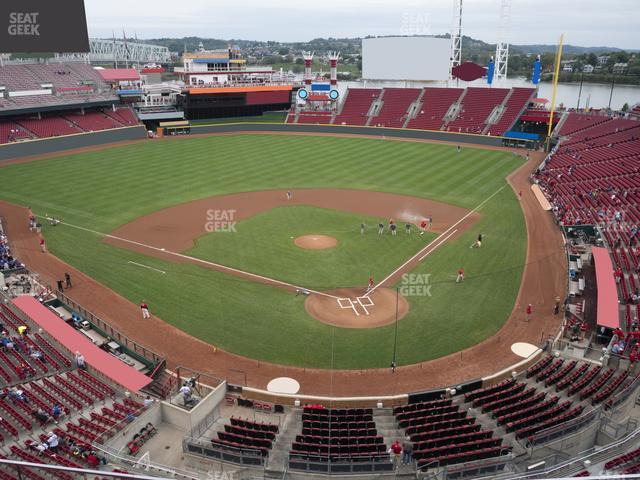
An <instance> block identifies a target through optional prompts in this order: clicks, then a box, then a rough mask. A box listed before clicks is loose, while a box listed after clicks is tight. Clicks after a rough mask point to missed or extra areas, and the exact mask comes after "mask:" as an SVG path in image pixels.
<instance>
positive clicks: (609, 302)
mask: <svg viewBox="0 0 640 480" xmlns="http://www.w3.org/2000/svg"><path fill="white" fill-rule="evenodd" d="M591 253H592V254H593V259H594V261H595V265H596V281H597V285H598V313H597V323H598V325H600V326H603V327H609V328H616V327H619V326H620V323H619V320H618V317H619V312H618V289H617V287H616V282H615V280H614V279H613V278H614V277H613V264H612V263H611V257H610V256H609V252H608V251H607V249H606V248H601V247H593V248H592V249H591Z"/></svg>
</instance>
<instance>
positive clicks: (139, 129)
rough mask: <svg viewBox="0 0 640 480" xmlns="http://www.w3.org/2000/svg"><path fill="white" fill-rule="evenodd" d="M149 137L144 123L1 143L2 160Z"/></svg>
mask: <svg viewBox="0 0 640 480" xmlns="http://www.w3.org/2000/svg"><path fill="white" fill-rule="evenodd" d="M146 137H147V131H146V129H145V128H144V126H143V125H136V126H135V127H122V128H114V129H112V130H102V131H100V132H88V133H78V134H75V135H65V136H63V137H52V138H42V139H38V140H30V141H26V142H16V143H7V144H4V145H0V162H2V161H3V160H10V159H14V158H22V157H31V156H37V155H46V154H50V153H55V152H59V151H64V150H73V149H76V148H86V147H95V146H97V145H105V144H109V143H116V142H126V141H130V140H141V139H144V138H146Z"/></svg>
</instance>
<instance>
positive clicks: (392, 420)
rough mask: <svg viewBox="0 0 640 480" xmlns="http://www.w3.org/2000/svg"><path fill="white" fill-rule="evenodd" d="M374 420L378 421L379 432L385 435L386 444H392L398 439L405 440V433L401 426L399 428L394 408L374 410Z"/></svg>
mask: <svg viewBox="0 0 640 480" xmlns="http://www.w3.org/2000/svg"><path fill="white" fill-rule="evenodd" d="M373 421H374V422H376V428H377V429H378V433H379V434H380V435H382V436H383V437H384V444H385V445H387V446H390V445H391V444H392V443H393V442H395V441H396V440H400V441H403V440H404V437H405V433H404V431H403V430H402V429H401V428H398V422H397V421H396V417H395V416H394V415H393V411H392V410H390V409H383V410H374V411H373Z"/></svg>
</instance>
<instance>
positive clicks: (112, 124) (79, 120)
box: [63, 112, 121, 132]
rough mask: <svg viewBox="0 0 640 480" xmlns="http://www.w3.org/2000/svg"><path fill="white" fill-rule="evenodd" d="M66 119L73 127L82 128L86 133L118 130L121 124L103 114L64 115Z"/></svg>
mask: <svg viewBox="0 0 640 480" xmlns="http://www.w3.org/2000/svg"><path fill="white" fill-rule="evenodd" d="M63 118H64V119H66V120H68V121H69V122H71V123H72V124H73V125H75V126H77V127H79V128H81V129H82V130H84V131H85V132H95V131H98V130H108V129H110V128H118V127H120V126H121V124H119V123H117V122H116V121H115V120H114V119H113V118H111V117H109V116H107V115H106V114H104V113H102V112H89V113H85V114H82V113H74V114H70V115H64V117H63Z"/></svg>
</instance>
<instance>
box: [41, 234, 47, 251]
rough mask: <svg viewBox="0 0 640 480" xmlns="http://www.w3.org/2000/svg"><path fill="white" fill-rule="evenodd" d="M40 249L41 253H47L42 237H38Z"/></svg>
mask: <svg viewBox="0 0 640 480" xmlns="http://www.w3.org/2000/svg"><path fill="white" fill-rule="evenodd" d="M40 251H41V252H42V253H47V246H46V245H45V243H44V238H42V237H40Z"/></svg>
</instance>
